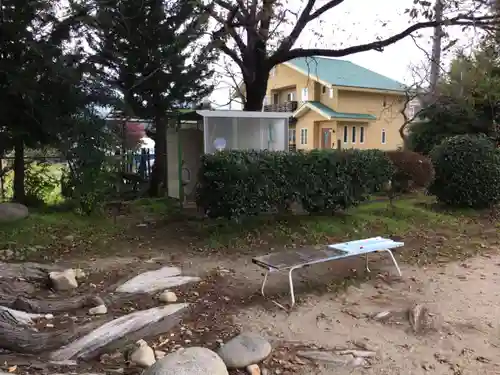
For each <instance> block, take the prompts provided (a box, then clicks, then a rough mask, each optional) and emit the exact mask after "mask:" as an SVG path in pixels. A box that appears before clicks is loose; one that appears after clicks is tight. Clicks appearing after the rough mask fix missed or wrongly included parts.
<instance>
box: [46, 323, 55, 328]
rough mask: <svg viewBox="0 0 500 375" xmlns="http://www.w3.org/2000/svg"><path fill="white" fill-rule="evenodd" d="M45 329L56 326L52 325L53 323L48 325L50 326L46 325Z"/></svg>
mask: <svg viewBox="0 0 500 375" xmlns="http://www.w3.org/2000/svg"><path fill="white" fill-rule="evenodd" d="M45 327H47V328H54V325H53V324H51V323H48V324H45Z"/></svg>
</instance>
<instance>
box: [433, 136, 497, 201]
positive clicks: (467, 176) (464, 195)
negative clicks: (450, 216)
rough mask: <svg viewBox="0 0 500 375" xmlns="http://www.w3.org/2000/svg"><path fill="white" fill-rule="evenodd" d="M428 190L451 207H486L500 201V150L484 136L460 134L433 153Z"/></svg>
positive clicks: (446, 141)
mask: <svg viewBox="0 0 500 375" xmlns="http://www.w3.org/2000/svg"><path fill="white" fill-rule="evenodd" d="M431 158H432V162H433V163H434V169H435V171H436V177H435V179H434V182H433V184H432V185H431V186H430V188H429V191H430V193H431V194H435V195H436V197H437V198H438V200H439V201H440V202H442V203H445V204H447V205H449V206H455V207H471V208H486V207H491V206H493V205H495V204H497V203H499V202H500V151H499V150H498V149H497V148H496V145H495V143H493V142H492V140H491V139H490V138H488V137H486V136H483V135H457V136H455V137H451V138H448V139H446V140H445V141H443V142H442V143H441V144H440V145H438V146H436V147H435V148H434V149H433V150H432V152H431Z"/></svg>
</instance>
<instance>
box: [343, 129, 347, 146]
mask: <svg viewBox="0 0 500 375" xmlns="http://www.w3.org/2000/svg"><path fill="white" fill-rule="evenodd" d="M344 143H347V126H344Z"/></svg>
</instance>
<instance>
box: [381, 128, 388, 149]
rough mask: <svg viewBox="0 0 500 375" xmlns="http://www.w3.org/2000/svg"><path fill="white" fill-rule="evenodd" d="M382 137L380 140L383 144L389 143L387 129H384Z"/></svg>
mask: <svg viewBox="0 0 500 375" xmlns="http://www.w3.org/2000/svg"><path fill="white" fill-rule="evenodd" d="M381 137H382V139H381V140H380V141H381V143H382V144H383V145H385V144H386V143H387V134H386V133H385V129H382V134H381Z"/></svg>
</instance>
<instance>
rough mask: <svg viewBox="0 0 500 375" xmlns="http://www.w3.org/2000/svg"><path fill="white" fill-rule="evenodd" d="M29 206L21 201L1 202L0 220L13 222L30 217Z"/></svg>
mask: <svg viewBox="0 0 500 375" xmlns="http://www.w3.org/2000/svg"><path fill="white" fill-rule="evenodd" d="M28 215H29V211H28V207H26V206H25V205H22V204H19V203H0V222H11V221H16V220H21V219H24V218H26V217H28Z"/></svg>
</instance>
